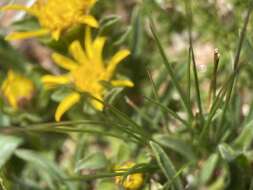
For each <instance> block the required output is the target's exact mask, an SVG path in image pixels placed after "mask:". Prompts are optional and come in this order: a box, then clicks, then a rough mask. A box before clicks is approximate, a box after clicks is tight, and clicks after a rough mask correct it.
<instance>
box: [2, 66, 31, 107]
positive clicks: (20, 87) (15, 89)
mask: <svg viewBox="0 0 253 190" xmlns="http://www.w3.org/2000/svg"><path fill="white" fill-rule="evenodd" d="M1 91H2V94H3V96H4V97H5V98H6V100H7V101H8V103H9V104H10V105H11V107H13V108H14V109H17V108H19V107H21V106H22V105H23V104H24V103H26V102H27V101H29V100H31V99H32V97H33V94H34V92H35V87H34V84H33V82H32V81H31V80H29V79H27V78H25V77H24V76H21V75H19V74H17V73H15V72H14V71H12V70H10V71H9V72H8V75H7V78H6V79H5V80H4V82H3V84H2V86H1Z"/></svg>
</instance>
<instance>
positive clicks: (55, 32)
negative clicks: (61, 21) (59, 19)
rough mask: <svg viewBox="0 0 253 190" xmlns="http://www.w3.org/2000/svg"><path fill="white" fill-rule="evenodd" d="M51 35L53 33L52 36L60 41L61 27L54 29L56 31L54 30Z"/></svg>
mask: <svg viewBox="0 0 253 190" xmlns="http://www.w3.org/2000/svg"><path fill="white" fill-rule="evenodd" d="M51 35H52V38H53V39H54V40H56V41H58V40H59V38H60V35H61V30H60V29H56V30H54V31H53V32H52V34H51Z"/></svg>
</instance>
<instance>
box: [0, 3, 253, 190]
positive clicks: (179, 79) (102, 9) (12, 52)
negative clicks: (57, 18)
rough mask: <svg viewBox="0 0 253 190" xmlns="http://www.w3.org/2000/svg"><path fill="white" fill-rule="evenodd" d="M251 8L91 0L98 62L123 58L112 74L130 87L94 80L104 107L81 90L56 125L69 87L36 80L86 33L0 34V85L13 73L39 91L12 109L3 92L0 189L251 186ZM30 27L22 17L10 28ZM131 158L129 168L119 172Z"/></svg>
mask: <svg viewBox="0 0 253 190" xmlns="http://www.w3.org/2000/svg"><path fill="white" fill-rule="evenodd" d="M52 11H53V10H52ZM251 12H252V0H243V1H242V0H231V1H229V0H224V1H215V0H213V1H206V0H199V1H190V0H184V1H179V0H142V1H135V0H134V1H113V0H107V1H98V2H97V4H96V5H95V6H94V8H93V9H92V14H94V15H95V17H96V18H97V19H98V20H99V23H100V27H99V28H98V29H93V30H92V31H93V32H92V35H93V36H97V35H101V36H105V37H106V39H107V41H106V44H105V51H104V52H103V54H104V56H105V57H106V58H107V57H111V55H113V54H114V53H115V52H116V50H118V49H120V48H123V47H124V48H125V47H126V48H128V49H129V50H130V51H131V55H130V56H129V58H128V59H126V60H125V61H124V63H122V64H120V66H119V68H118V70H117V76H119V77H120V78H121V79H125V78H127V79H131V80H132V81H133V82H134V84H135V86H134V87H133V88H121V87H117V88H114V87H113V86H112V85H111V84H110V83H108V82H104V81H101V84H103V85H104V87H105V88H106V89H107V92H106V94H105V98H104V101H102V100H98V101H100V102H101V103H102V104H103V105H104V110H103V111H97V110H95V109H94V108H93V107H92V106H91V105H90V104H89V101H88V100H91V99H96V98H95V97H92V95H90V94H85V93H83V94H82V97H81V99H80V101H79V103H78V104H76V105H75V106H74V107H73V108H72V109H70V110H69V111H68V113H67V114H65V115H64V118H63V121H61V122H55V120H54V113H55V110H56V107H57V104H58V103H59V102H60V101H61V100H63V99H64V97H66V95H67V94H69V93H70V92H72V91H73V88H74V87H73V86H72V85H65V86H63V87H61V88H58V89H57V90H54V89H51V90H50V91H48V90H47V89H45V88H44V87H43V85H42V82H41V76H42V75H44V74H52V73H53V74H56V75H58V74H61V73H64V72H63V70H61V69H59V68H57V67H56V65H55V64H53V63H52V60H51V58H50V54H51V52H59V53H62V54H63V55H66V56H69V53H68V45H69V44H70V43H71V42H72V41H73V40H79V41H80V42H82V43H81V44H83V40H84V35H83V34H84V27H83V26H75V27H74V28H71V29H69V30H67V31H65V32H64V34H63V35H62V36H61V38H60V40H59V41H55V40H52V39H51V38H50V37H49V36H46V37H43V38H38V39H31V40H27V41H21V42H20V43H15V42H14V43H9V42H7V41H5V40H4V35H3V34H5V33H6V31H7V27H2V28H0V34H1V36H0V84H2V83H3V81H4V80H5V78H6V75H7V72H8V70H14V71H15V72H18V73H20V74H22V75H24V76H26V77H28V78H29V79H30V80H32V81H33V82H34V84H35V86H36V92H34V94H33V99H32V100H31V101H29V102H28V104H27V105H26V106H24V107H21V108H20V109H18V110H15V109H13V108H12V107H11V106H10V105H9V104H8V102H7V99H6V97H4V94H3V89H2V88H1V89H0V92H1V93H0V95H1V97H0V133H1V135H0V189H3V190H7V189H8V190H9V189H13V190H19V189H24V190H25V189H29V190H30V189H31V190H42V189H43V190H44V189H45V190H58V189H59V190H90V189H98V190H116V189H120V188H123V187H119V185H117V184H115V179H114V178H115V177H116V176H123V178H124V180H126V179H128V176H131V175H133V174H135V173H143V181H144V182H143V184H142V186H141V187H140V189H142V190H148V189H151V190H156V189H165V190H166V189H168V190H169V189H172V190H183V189H208V190H223V189H224V190H226V189H228V190H248V189H253V173H252V162H253V146H252V145H253V143H252V142H253V126H252V125H253V121H252V116H253V103H252V98H253V94H252V90H253V85H252V79H253V78H252V76H253V75H252V74H253V62H252V60H253V59H252V58H253V57H252V51H253V44H252V43H253V41H252V37H253V35H252V34H253V33H252V32H253V30H252V29H253V24H252V18H251V17H252V16H251ZM63 14H64V13H63ZM4 19H6V18H5V17H4V14H1V15H0V24H1V23H2V22H3V21H4ZM38 27H39V23H38V21H37V20H36V19H35V18H34V17H30V16H24V17H22V18H21V19H20V20H18V21H15V22H13V23H12V25H10V26H8V29H13V30H15V31H16V30H18V31H30V30H33V29H36V28H38ZM215 48H218V50H217V51H215V50H214V49H215ZM36 52H37V53H36ZM38 52H39V53H38ZM91 64H93V63H91ZM123 76H124V77H123ZM128 161H131V162H134V163H135V164H136V165H135V166H134V167H132V168H126V169H125V170H124V171H122V172H118V171H116V168H117V167H119V166H120V165H122V164H124V163H126V162H128ZM126 190H128V189H126ZM129 190H131V189H129Z"/></svg>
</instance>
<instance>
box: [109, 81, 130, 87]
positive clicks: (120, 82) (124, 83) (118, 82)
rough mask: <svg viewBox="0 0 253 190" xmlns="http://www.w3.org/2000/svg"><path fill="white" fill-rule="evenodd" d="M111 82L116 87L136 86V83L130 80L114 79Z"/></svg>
mask: <svg viewBox="0 0 253 190" xmlns="http://www.w3.org/2000/svg"><path fill="white" fill-rule="evenodd" d="M111 84H112V85H113V86H115V87H121V86H122V87H123V86H126V87H133V86H134V83H133V82H132V81H130V80H112V81H111Z"/></svg>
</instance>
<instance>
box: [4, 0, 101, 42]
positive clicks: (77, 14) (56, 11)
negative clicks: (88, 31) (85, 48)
mask: <svg viewBox="0 0 253 190" xmlns="http://www.w3.org/2000/svg"><path fill="white" fill-rule="evenodd" d="M95 2H96V0H66V1H62V0H37V1H36V2H35V3H34V4H33V5H32V6H31V7H25V6H22V5H16V4H14V5H7V6H4V7H2V8H1V10H3V11H5V10H23V11H26V12H28V13H29V14H31V15H33V16H35V17H36V18H37V19H38V21H39V23H40V25H41V29H38V30H35V31H28V32H14V33H12V34H10V35H8V36H7V37H6V39H7V40H18V39H25V38H30V37H38V36H44V35H47V34H51V35H52V37H53V39H55V40H58V39H59V37H60V35H61V33H62V32H64V31H65V30H67V29H68V28H70V27H72V26H73V25H76V24H87V25H89V26H91V27H98V22H97V21H96V19H95V18H94V17H93V16H91V15H89V10H90V9H91V7H92V6H93V5H94V4H95Z"/></svg>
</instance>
